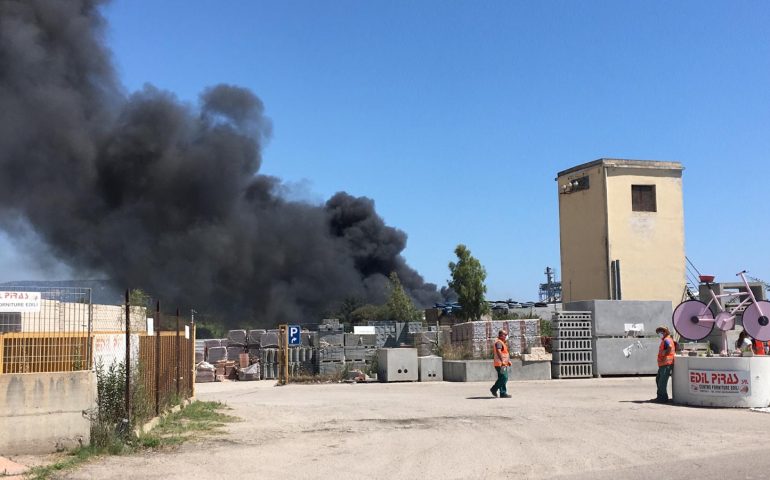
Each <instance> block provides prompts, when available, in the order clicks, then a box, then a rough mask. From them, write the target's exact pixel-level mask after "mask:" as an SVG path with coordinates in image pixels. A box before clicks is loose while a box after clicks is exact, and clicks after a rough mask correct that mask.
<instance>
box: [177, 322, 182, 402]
mask: <svg viewBox="0 0 770 480" xmlns="http://www.w3.org/2000/svg"><path fill="white" fill-rule="evenodd" d="M179 340H180V339H179V309H178V308H177V309H176V398H177V400H179V359H180V358H181V356H182V353H181V352H180V351H179V350H180V348H181V344H180V342H179Z"/></svg>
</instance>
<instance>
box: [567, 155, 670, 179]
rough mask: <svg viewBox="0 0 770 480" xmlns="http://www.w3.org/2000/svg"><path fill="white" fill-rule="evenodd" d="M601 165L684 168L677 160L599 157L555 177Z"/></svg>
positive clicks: (662, 168)
mask: <svg viewBox="0 0 770 480" xmlns="http://www.w3.org/2000/svg"><path fill="white" fill-rule="evenodd" d="M598 165H603V166H604V167H634V168H654V169H658V170H684V167H683V166H682V164H681V163H679V162H659V161H657V160H630V159H625V158H600V159H599V160H594V161H593V162H588V163H583V164H581V165H577V166H575V167H572V168H568V169H567V170H563V171H561V172H559V173H557V174H556V178H558V177H561V176H563V175H567V174H569V173H574V172H579V171H580V170H585V169H587V168H591V167H595V166H598Z"/></svg>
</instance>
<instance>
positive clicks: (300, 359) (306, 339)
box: [289, 331, 317, 377]
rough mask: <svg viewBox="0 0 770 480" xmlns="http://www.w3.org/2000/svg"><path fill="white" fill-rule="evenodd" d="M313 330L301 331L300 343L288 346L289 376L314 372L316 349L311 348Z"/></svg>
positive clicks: (313, 336) (314, 336)
mask: <svg viewBox="0 0 770 480" xmlns="http://www.w3.org/2000/svg"><path fill="white" fill-rule="evenodd" d="M314 333H315V332H312V333H311V332H307V331H305V332H301V333H300V345H296V346H290V347H289V376H290V377H296V376H298V375H313V374H315V372H316V363H317V362H316V358H315V356H316V349H315V348H313V345H312V343H313V338H317V336H316V335H314Z"/></svg>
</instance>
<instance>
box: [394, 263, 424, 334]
mask: <svg viewBox="0 0 770 480" xmlns="http://www.w3.org/2000/svg"><path fill="white" fill-rule="evenodd" d="M389 280H390V297H389V298H388V303H387V304H385V307H386V308H387V310H388V314H389V316H390V319H391V320H396V321H398V322H418V321H420V320H422V314H421V312H420V311H419V310H418V309H417V307H415V306H414V303H413V302H412V299H411V298H409V295H407V293H406V291H405V290H404V287H403V285H401V280H399V279H398V275H397V274H396V272H391V273H390V277H389Z"/></svg>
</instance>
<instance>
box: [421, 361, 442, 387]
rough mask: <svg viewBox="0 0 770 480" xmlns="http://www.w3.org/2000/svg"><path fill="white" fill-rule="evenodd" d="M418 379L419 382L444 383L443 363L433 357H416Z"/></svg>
mask: <svg viewBox="0 0 770 480" xmlns="http://www.w3.org/2000/svg"><path fill="white" fill-rule="evenodd" d="M417 367H418V379H419V380H420V381H421V382H442V381H444V361H443V359H442V358H441V357H437V356H435V355H430V356H424V357H417Z"/></svg>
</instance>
